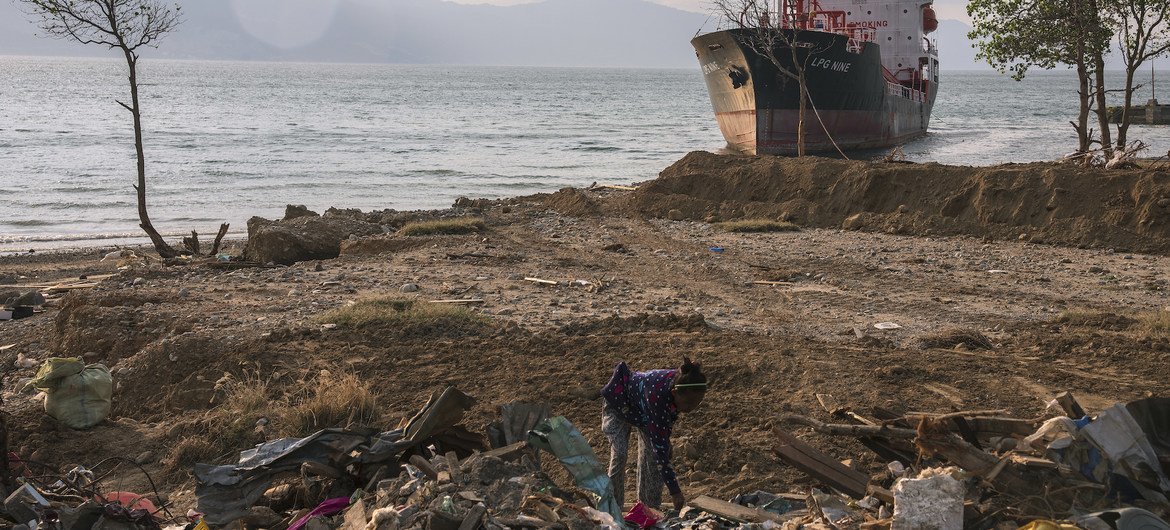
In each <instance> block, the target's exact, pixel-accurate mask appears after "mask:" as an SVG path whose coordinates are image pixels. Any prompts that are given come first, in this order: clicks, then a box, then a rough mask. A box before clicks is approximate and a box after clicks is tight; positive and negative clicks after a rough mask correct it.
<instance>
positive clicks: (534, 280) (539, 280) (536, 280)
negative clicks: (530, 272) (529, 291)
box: [524, 278, 558, 285]
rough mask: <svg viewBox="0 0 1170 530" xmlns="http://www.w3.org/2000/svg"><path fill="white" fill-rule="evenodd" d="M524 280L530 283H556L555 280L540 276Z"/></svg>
mask: <svg viewBox="0 0 1170 530" xmlns="http://www.w3.org/2000/svg"><path fill="white" fill-rule="evenodd" d="M524 281H526V282H532V283H539V284H541V285H558V283H557V282H554V281H552V280H542V279H540V278H524Z"/></svg>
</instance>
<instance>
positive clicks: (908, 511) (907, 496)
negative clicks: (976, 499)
mask: <svg viewBox="0 0 1170 530" xmlns="http://www.w3.org/2000/svg"><path fill="white" fill-rule="evenodd" d="M954 472H957V469H956V468H948V469H937V468H931V469H925V470H923V471H922V472H921V473H920V474H919V475H918V478H915V479H900V480H898V482H897V483H895V484H894V487H893V488H892V489H891V491H892V492H893V493H894V520H893V523H892V526H891V527H892V528H896V529H901V530H928V529H933V530H949V529H953V530H959V529H961V528H963V495H964V493H965V491H966V488H964V486H963V484H962V483H961V482H959V481H958V480H955V478H954V477H953V476H952V473H954Z"/></svg>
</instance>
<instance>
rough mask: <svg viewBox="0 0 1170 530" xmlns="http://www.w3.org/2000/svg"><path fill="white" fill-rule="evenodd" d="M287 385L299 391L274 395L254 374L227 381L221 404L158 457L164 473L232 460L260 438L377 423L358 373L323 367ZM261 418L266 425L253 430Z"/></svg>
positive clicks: (374, 398) (175, 475)
mask: <svg viewBox="0 0 1170 530" xmlns="http://www.w3.org/2000/svg"><path fill="white" fill-rule="evenodd" d="M289 388H297V389H302V390H301V393H299V394H294V395H291V396H278V395H274V392H273V391H272V390H273V386H272V385H271V384H270V383H269V382H268V381H266V380H264V379H261V378H260V377H259V376H258V375H255V374H249V375H246V376H244V377H243V378H241V379H238V380H233V381H229V382H227V383H226V384H225V385H224V386H223V388H222V390H223V391H224V398H223V402H222V404H221V405H220V406H219V407H217V408H215V409H213V410H211V411H208V412H207V413H206V414H204V416H203V417H202V418H201V419H198V420H192V421H191V422H190V425H188V426H187V427H188V428H185V429H183V430H182V432H180V433H179V434H178V436H181V437H182V438H181V440H179V441H178V442H177V443H175V444H174V445H173V446H172V448H171V449H170V451H169V452H168V453H167V455H166V456H165V457H164V458H163V460H162V463H163V476H164V477H165V478H166V479H167V480H178V481H181V480H183V479H185V478H186V477H187V476H188V474H189V473H190V472H191V470H192V469H193V468H194V466H195V464H197V463H216V462H219V461H226V460H229V459H231V460H234V459H235V456H236V455H237V454H238V453H239V451H242V450H244V449H247V448H249V447H252V446H254V445H255V444H256V443H259V442H261V441H264V440H265V439H274V438H280V437H296V438H301V437H305V436H308V435H310V434H313V433H314V432H317V431H319V430H321V429H326V428H330V427H342V428H352V427H369V426H378V425H379V424H380V423H381V421H380V420H381V419H382V409H381V407H380V406H379V404H378V395H377V393H376V392H375V391H374V389H373V387H372V385H371V383H370V382H369V381H367V380H364V379H362V378H361V377H359V376H358V375H357V374H354V373H348V372H347V373H338V374H334V373H331V372H327V371H323V372H321V373H320V374H317V375H315V376H313V377H311V378H310V379H308V380H306V381H302V382H300V383H298V384H293V385H289ZM261 418H266V419H267V420H268V425H267V426H266V427H265V428H264V429H263V430H258V429H257V422H259V420H260V419H261Z"/></svg>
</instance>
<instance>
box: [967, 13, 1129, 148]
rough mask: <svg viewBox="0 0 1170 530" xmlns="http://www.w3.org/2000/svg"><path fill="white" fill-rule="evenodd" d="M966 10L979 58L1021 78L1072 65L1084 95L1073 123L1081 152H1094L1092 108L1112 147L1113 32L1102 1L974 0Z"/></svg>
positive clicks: (1079, 90)
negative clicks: (1108, 88)
mask: <svg viewBox="0 0 1170 530" xmlns="http://www.w3.org/2000/svg"><path fill="white" fill-rule="evenodd" d="M1119 1H1125V0H1119ZM967 14H968V15H969V16H970V17H971V20H972V22H973V29H972V30H971V32H970V33H969V34H968V38H970V39H972V40H975V41H977V46H978V48H979V57H980V58H981V59H984V60H986V61H987V62H988V63H989V64H990V65H991V66H992V67H994V68H996V69H997V70H999V71H1000V72H1003V73H1005V74H1010V75H1011V76H1012V78H1014V79H1016V80H1017V81H1018V80H1021V79H1023V78H1024V76H1025V75H1026V74H1027V72H1028V70H1029V69H1032V68H1040V69H1045V70H1048V69H1052V68H1055V67H1057V66H1059V65H1067V66H1070V67H1072V68H1074V69H1075V70H1076V72H1077V83H1078V95H1079V98H1080V108H1079V112H1078V115H1077V121H1076V122H1075V123H1073V128H1074V129H1075V130H1076V132H1077V139H1078V151H1079V152H1080V153H1087V152H1089V151H1090V150H1091V144H1092V137H1093V131H1092V129H1090V126H1089V116H1090V114H1092V113H1093V112H1094V111H1095V112H1096V113H1097V118H1098V126H1099V127H1100V131H1101V135H1102V137H1101V138H1102V139H1101V142H1102V146H1103V147H1109V146H1110V145H1111V142H1110V141H1109V140H1108V135H1109V126H1108V117H1107V114H1106V109H1105V87H1104V74H1105V72H1104V65H1105V60H1104V56H1105V54H1106V53H1107V52H1108V50H1109V41H1110V39H1111V38H1112V36H1113V32H1112V28H1111V26H1110V25H1108V24H1106V22H1107V20H1105V19H1103V18H1102V16H1101V10H1100V9H1099V6H1098V0H971V1H970V2H969V3H968V4H967Z"/></svg>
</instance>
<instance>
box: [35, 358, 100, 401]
mask: <svg viewBox="0 0 1170 530" xmlns="http://www.w3.org/2000/svg"><path fill="white" fill-rule="evenodd" d="M83 371H85V363H83V362H81V359H78V358H77V357H54V358H52V359H49V360H47V361H45V364H42V365H41V369H40V370H37V375H36V377H34V378H33V380H32V381H29V383H28V385H27V386H26V387H25V388H26V389H27V388H39V389H41V390H44V391H45V392H48V393H52V392H53V389H54V388H56V387H57V383H59V382H60V381H61V380H62V379H65V378H66V377H70V376H74V375H77V374H80V373H81V372H83Z"/></svg>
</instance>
